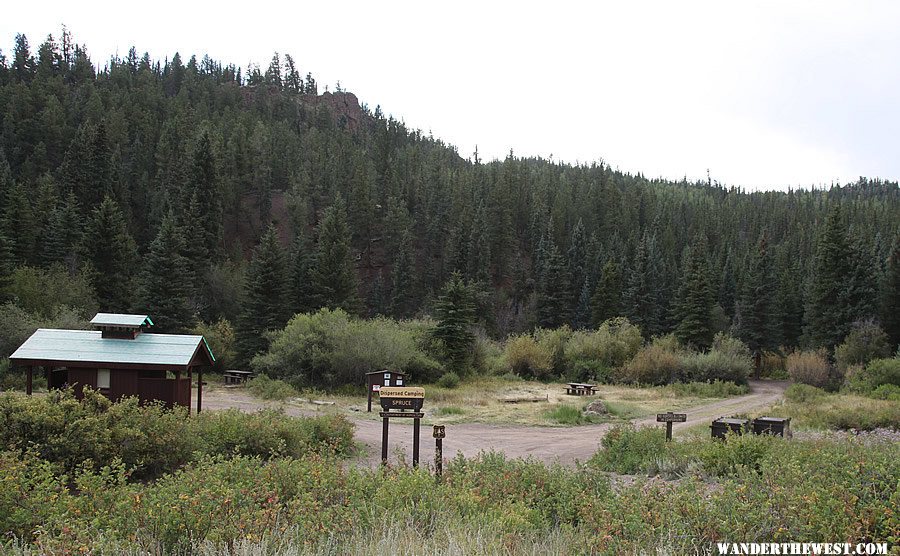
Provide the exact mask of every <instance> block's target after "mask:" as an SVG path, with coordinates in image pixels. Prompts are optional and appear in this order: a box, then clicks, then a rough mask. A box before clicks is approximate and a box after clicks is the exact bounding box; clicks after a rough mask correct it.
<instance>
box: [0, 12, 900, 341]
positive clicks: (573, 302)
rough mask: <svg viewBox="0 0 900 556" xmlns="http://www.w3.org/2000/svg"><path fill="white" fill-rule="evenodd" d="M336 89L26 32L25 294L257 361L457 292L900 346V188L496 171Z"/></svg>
mask: <svg viewBox="0 0 900 556" xmlns="http://www.w3.org/2000/svg"><path fill="white" fill-rule="evenodd" d="M320 88H321V87H320V86H319V84H317V83H316V81H315V79H314V77H313V76H312V75H310V74H309V73H306V74H304V73H303V72H302V71H301V69H300V65H299V61H295V60H294V58H292V57H291V56H288V55H285V56H279V55H278V54H276V55H275V56H274V57H273V58H272V60H271V63H269V64H268V66H267V67H259V66H251V67H249V68H243V69H242V68H238V67H235V66H233V65H223V64H221V63H219V62H216V61H214V60H212V59H210V58H209V57H203V58H202V59H199V60H198V59H197V58H196V57H193V56H192V57H190V58H189V59H187V60H185V59H184V58H182V57H181V56H180V55H179V54H175V55H174V56H173V57H172V58H171V59H167V60H166V61H164V62H161V61H157V60H152V59H150V57H149V56H148V55H147V54H144V55H143V56H139V55H138V53H137V51H136V50H135V49H134V48H132V49H131V51H130V52H129V53H128V55H127V56H125V57H124V58H119V57H115V58H112V59H110V60H108V61H106V62H105V64H102V66H101V67H98V66H97V65H95V62H94V61H92V60H91V59H90V58H89V57H88V54H87V50H86V49H85V47H84V46H81V45H78V44H77V43H76V42H75V41H74V40H73V38H72V36H71V35H70V34H69V33H68V32H66V31H65V30H63V33H62V35H61V36H60V37H59V39H58V40H57V39H55V38H53V37H52V36H51V37H47V38H46V40H45V41H44V42H42V43H41V44H40V45H39V46H38V47H37V48H36V49H35V48H33V47H32V46H31V45H30V44H29V42H28V40H27V39H26V37H25V36H23V35H18V36H17V37H16V38H15V43H14V46H13V48H12V50H11V52H7V53H6V54H5V55H3V54H2V53H0V108H2V110H0V199H2V209H0V281H2V283H0V288H2V295H3V296H4V298H5V301H6V302H7V310H10V309H9V308H10V307H12V306H13V305H15V306H16V307H18V308H19V309H20V310H22V311H24V312H26V313H27V312H32V313H34V312H40V311H44V312H52V311H53V310H55V308H54V307H51V305H53V304H58V305H67V306H71V307H74V308H75V309H76V310H81V311H83V312H85V313H87V312H89V311H91V310H95V309H98V308H99V309H103V310H107V311H139V312H146V313H149V314H151V315H152V316H153V318H154V320H155V321H156V322H157V324H158V327H157V328H158V329H159V330H160V331H183V330H189V329H194V328H195V327H197V326H198V325H201V323H207V325H212V323H222V322H224V321H223V319H224V320H226V321H228V322H230V323H233V324H234V327H235V330H236V335H237V342H238V345H239V347H240V353H241V354H242V356H243V357H244V358H248V357H249V356H251V355H252V354H254V353H256V352H257V351H259V350H262V349H265V346H266V341H267V340H266V339H265V338H264V336H263V334H262V332H264V331H265V330H268V329H278V328H281V327H283V326H284V324H285V323H286V322H287V320H288V319H289V318H290V316H291V315H293V314H294V313H297V312H308V311H312V310H315V309H317V308H319V307H330V308H342V309H344V310H346V311H348V312H350V313H353V314H357V315H360V316H375V315H385V316H390V317H394V318H409V317H415V316H422V315H433V314H436V312H440V311H441V300H444V301H445V302H446V296H443V297H441V296H439V294H440V292H441V291H442V289H444V290H446V288H445V285H446V284H448V283H449V284H450V290H451V291H458V290H459V288H460V287H462V288H463V289H467V290H468V291H469V292H470V293H471V295H472V300H473V305H474V312H473V318H474V319H476V320H477V321H478V323H480V326H481V327H482V328H483V329H484V330H485V332H486V333H487V334H489V335H490V336H493V337H505V336H506V335H508V334H510V333H513V332H520V331H523V330H529V329H531V328H533V327H535V326H540V327H556V326H560V325H563V324H568V325H570V326H571V327H572V328H585V327H592V326H596V325H597V324H599V323H600V322H603V321H604V320H606V319H609V318H611V317H616V316H625V317H627V318H628V319H629V320H630V321H631V322H632V323H634V324H637V325H638V326H639V327H640V329H641V331H642V332H643V334H644V335H645V336H646V337H650V336H653V335H660V334H664V333H668V332H674V333H675V334H676V336H677V337H678V339H679V340H681V341H682V342H684V343H685V344H691V345H693V346H695V347H697V348H700V349H703V348H705V347H708V346H709V345H710V343H711V342H712V338H713V334H714V333H715V332H717V331H729V332H731V333H733V334H735V335H736V336H738V337H740V338H741V339H743V340H744V341H745V342H746V343H747V344H748V346H749V347H750V348H751V349H753V350H757V351H758V350H763V349H778V348H782V347H783V348H790V347H794V346H800V345H802V346H811V347H819V346H824V347H829V348H832V347H834V346H835V345H836V344H838V343H840V342H841V340H842V339H843V338H844V336H845V335H846V334H847V332H848V331H849V330H850V328H851V326H852V324H853V323H854V322H857V321H864V320H872V319H874V320H876V321H878V322H879V323H880V325H881V326H882V328H883V329H884V330H885V331H886V332H887V333H888V335H889V337H890V340H891V342H892V343H893V346H894V348H896V346H897V344H898V342H900V240H898V234H900V189H898V184H897V183H896V182H886V181H883V180H879V179H866V178H860V179H859V180H858V181H857V182H856V183H852V184H846V185H835V186H833V187H831V188H829V189H826V190H797V191H788V192H773V191H769V192H747V191H743V190H741V189H739V188H735V187H725V186H722V185H720V184H717V183H715V182H712V181H706V182H687V181H680V182H673V181H667V180H659V179H648V178H646V177H644V176H642V175H640V174H638V175H633V174H628V173H623V172H620V171H617V170H615V169H614V168H612V167H610V165H608V164H605V163H603V162H597V163H595V164H591V165H570V164H564V163H557V162H553V161H550V160H545V159H540V158H521V157H517V156H515V155H514V153H512V152H510V154H509V156H508V157H506V158H505V159H504V160H495V161H490V162H485V161H482V160H480V159H479V158H478V155H477V153H476V154H473V155H472V156H468V157H467V156H461V155H460V153H458V152H457V151H456V150H455V149H454V148H453V147H452V146H450V145H447V144H445V143H443V142H442V141H440V140H439V139H437V138H434V137H432V136H430V135H426V134H423V133H422V132H421V131H419V130H411V129H408V128H407V127H406V126H405V125H404V124H403V123H402V121H398V120H396V119H394V118H393V117H389V116H385V115H384V114H383V113H382V111H381V110H380V109H379V108H375V109H374V111H373V110H370V109H369V108H368V106H366V105H365V104H363V105H362V106H360V105H359V104H358V102H357V100H356V97H355V96H354V95H352V94H351V93H349V92H346V91H343V90H341V88H340V87H336V88H335V89H334V90H333V91H320ZM522 117H523V118H527V117H528V115H527V114H522ZM485 125H491V123H490V122H485ZM649 132H652V130H648V133H649ZM757 163H758V164H765V163H766V162H765V161H764V160H759V161H757ZM773 185H777V184H773ZM10 304H12V305H10ZM451 313H452V311H451ZM4 347H6V346H4ZM3 355H4V356H5V355H8V353H4V354H3Z"/></svg>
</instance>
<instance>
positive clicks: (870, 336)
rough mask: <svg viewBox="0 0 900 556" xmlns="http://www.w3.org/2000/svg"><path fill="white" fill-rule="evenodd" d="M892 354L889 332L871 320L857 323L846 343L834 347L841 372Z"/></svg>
mask: <svg viewBox="0 0 900 556" xmlns="http://www.w3.org/2000/svg"><path fill="white" fill-rule="evenodd" d="M890 355H891V346H890V341H889V340H888V337H887V334H885V333H884V331H883V330H882V329H881V328H880V327H879V326H878V325H876V324H875V323H873V322H870V321H866V322H858V323H855V324H854V325H853V330H851V331H850V334H847V337H846V338H845V339H844V343H842V344H841V345H839V346H837V347H836V348H834V361H835V365H836V366H837V368H838V369H839V370H840V371H841V372H846V371H847V369H848V368H850V367H852V366H855V365H859V366H865V365H866V364H868V363H869V361H872V360H873V359H880V358H885V357H890Z"/></svg>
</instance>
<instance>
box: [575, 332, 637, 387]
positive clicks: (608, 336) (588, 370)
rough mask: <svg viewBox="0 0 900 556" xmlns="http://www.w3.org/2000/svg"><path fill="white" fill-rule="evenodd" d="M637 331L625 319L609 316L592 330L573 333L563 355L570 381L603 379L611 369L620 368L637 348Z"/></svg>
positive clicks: (605, 378) (607, 377)
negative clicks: (610, 317) (608, 318)
mask: <svg viewBox="0 0 900 556" xmlns="http://www.w3.org/2000/svg"><path fill="white" fill-rule="evenodd" d="M641 344H642V339H641V331H640V329H639V328H638V327H637V326H634V325H633V324H631V323H630V322H628V320H627V319H624V318H617V319H611V320H608V321H606V322H604V323H603V324H601V325H600V327H599V328H597V329H596V330H579V331H576V332H573V333H572V334H571V336H570V337H569V339H568V341H567V342H566V345H565V349H564V356H565V359H566V366H567V369H568V371H569V372H568V376H569V377H570V379H571V380H579V381H583V380H596V381H599V382H607V381H608V380H609V378H610V377H609V374H610V370H611V369H615V368H618V367H621V366H622V365H624V364H625V363H626V362H628V361H629V360H630V359H631V358H632V357H634V355H635V354H636V353H637V352H638V350H639V349H640V348H641Z"/></svg>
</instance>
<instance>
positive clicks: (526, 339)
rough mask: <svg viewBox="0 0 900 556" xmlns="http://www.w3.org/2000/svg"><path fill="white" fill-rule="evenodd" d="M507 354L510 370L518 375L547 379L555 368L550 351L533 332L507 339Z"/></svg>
mask: <svg viewBox="0 0 900 556" xmlns="http://www.w3.org/2000/svg"><path fill="white" fill-rule="evenodd" d="M505 355H506V363H507V364H508V365H509V369H510V371H511V372H513V373H515V374H516V375H518V376H522V377H528V378H535V379H538V380H545V379H547V378H549V377H550V375H551V372H552V370H553V361H552V360H551V356H550V353H549V352H548V351H546V350H545V349H543V347H541V346H540V345H538V343H537V340H535V339H534V336H532V335H531V334H523V335H521V336H515V337H512V338H510V339H509V340H507V342H506V350H505Z"/></svg>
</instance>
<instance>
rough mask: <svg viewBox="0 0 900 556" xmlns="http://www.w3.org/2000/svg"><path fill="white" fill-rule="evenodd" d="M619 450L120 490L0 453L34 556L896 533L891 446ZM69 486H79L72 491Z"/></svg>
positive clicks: (167, 479)
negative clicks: (661, 476) (561, 459)
mask: <svg viewBox="0 0 900 556" xmlns="http://www.w3.org/2000/svg"><path fill="white" fill-rule="evenodd" d="M607 438H608V440H604V448H603V450H601V451H600V452H598V453H597V455H596V456H595V457H594V458H593V459H592V461H591V462H589V464H587V465H581V466H577V467H575V468H566V467H562V466H559V465H552V466H550V465H544V464H541V463H538V462H534V461H528V460H511V459H507V458H506V457H504V456H503V455H501V454H496V453H484V454H481V455H479V456H478V457H475V458H471V459H465V458H462V457H457V458H455V459H453V460H451V461H450V462H448V463H447V465H446V466H445V468H444V476H443V480H441V481H437V482H436V481H435V480H434V477H433V476H432V475H430V474H429V472H428V470H425V469H422V468H420V469H411V468H408V467H403V466H399V467H395V466H390V467H387V468H378V469H365V468H355V467H343V466H341V465H337V464H336V462H334V461H333V460H331V459H329V458H327V457H325V458H323V457H320V456H317V455H308V456H305V457H303V458H300V459H294V458H276V459H271V460H268V461H264V460H262V459H260V458H255V457H248V456H238V457H233V458H225V457H221V456H219V457H203V458H200V459H199V460H197V461H196V462H195V463H194V464H193V465H190V466H187V467H184V468H183V469H181V470H179V471H178V472H176V473H172V474H167V475H165V476H163V477H162V478H160V479H158V480H156V481H152V482H148V483H141V482H130V481H126V480H125V477H124V471H123V469H122V468H121V466H116V465H114V466H111V467H109V468H106V469H103V470H100V471H96V472H95V471H91V470H83V471H76V473H75V474H74V475H72V477H71V481H70V480H69V479H70V478H63V477H59V476H57V475H55V474H54V473H53V470H52V469H51V468H50V467H48V466H47V464H46V463H45V462H42V461H41V460H40V459H38V458H35V457H34V456H25V457H21V456H20V455H19V454H14V453H11V452H0V535H3V540H0V543H7V544H6V546H5V547H4V548H7V549H9V548H13V546H10V544H9V543H27V547H22V548H18V549H14V550H20V551H22V552H24V551H25V550H30V551H31V552H32V553H35V552H37V553H77V552H82V553H111V554H118V553H166V554H169V553H176V554H180V553H199V554H210V553H221V552H228V553H237V552H239V553H242V554H255V553H266V554H269V553H271V554H275V553H279V554H280V553H291V554H294V553H297V554H308V553H309V554H313V553H315V554H318V553H329V554H344V553H367V552H371V551H372V550H373V547H374V548H376V549H380V548H384V549H385V551H387V552H392V553H393V552H399V551H402V552H409V553H418V552H423V551H426V550H425V548H428V550H427V552H429V553H431V552H439V551H440V550H445V549H446V548H447V546H452V547H457V548H459V547H460V546H463V547H466V548H467V550H465V552H466V553H532V552H534V551H535V548H536V546H541V547H545V548H546V550H542V552H548V553H575V554H635V553H675V554H683V553H700V552H704V551H708V550H709V547H710V546H712V545H713V544H712V543H714V542H715V541H717V540H722V539H738V540H742V541H743V540H745V541H747V542H751V541H757V542H820V541H821V540H822V539H823V538H838V539H841V540H842V541H847V542H866V541H871V540H876V541H879V542H881V541H891V539H893V538H894V537H895V536H896V533H897V521H896V518H895V517H894V512H895V508H896V507H897V503H898V502H900V499H898V496H900V495H898V492H897V487H896V477H897V476H898V475H900V446H897V445H896V444H895V443H883V444H866V443H863V442H857V441H844V440H840V441H836V440H828V439H822V440H815V441H802V440H794V441H785V440H783V439H780V438H772V437H751V436H746V437H740V438H739V437H733V438H730V439H729V440H728V441H727V442H724V443H723V442H718V441H713V440H710V439H706V438H704V439H693V440H687V441H680V442H679V441H676V442H671V443H666V442H665V441H664V438H663V434H662V431H660V430H659V429H658V428H653V429H649V428H648V429H638V430H635V429H631V428H620V429H615V430H614V431H612V432H611V433H610V435H609V436H608V437H607ZM644 470H646V472H648V473H657V472H660V471H661V470H674V471H675V474H677V475H679V476H681V477H683V478H682V479H681V480H679V481H675V482H670V481H662V480H653V481H648V480H646V479H644V478H641V477H632V478H629V479H627V480H618V479H616V480H615V484H616V487H615V488H612V487H611V481H610V478H609V477H607V476H606V475H605V472H607V471H616V472H627V473H641V472H644ZM761 471H762V472H761ZM68 482H72V483H74V485H75V486H76V487H77V488H76V489H73V490H71V491H70V490H68V489H67V488H66V484H67V483H68ZM12 536H17V537H18V539H19V540H18V541H16V540H14V539H12V538H11V537H12ZM373 539H374V541H373ZM536 541H539V542H541V543H544V544H540V545H535V544H534V543H535V542H536ZM372 542H379V543H381V544H377V545H373V544H372ZM416 542H423V543H433V544H416ZM442 542H443V543H450V544H441V543H442ZM547 543H549V544H547ZM14 546H15V545H14ZM20 546H21V545H20ZM401 547H405V548H404V549H403V550H400V548H401Z"/></svg>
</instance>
